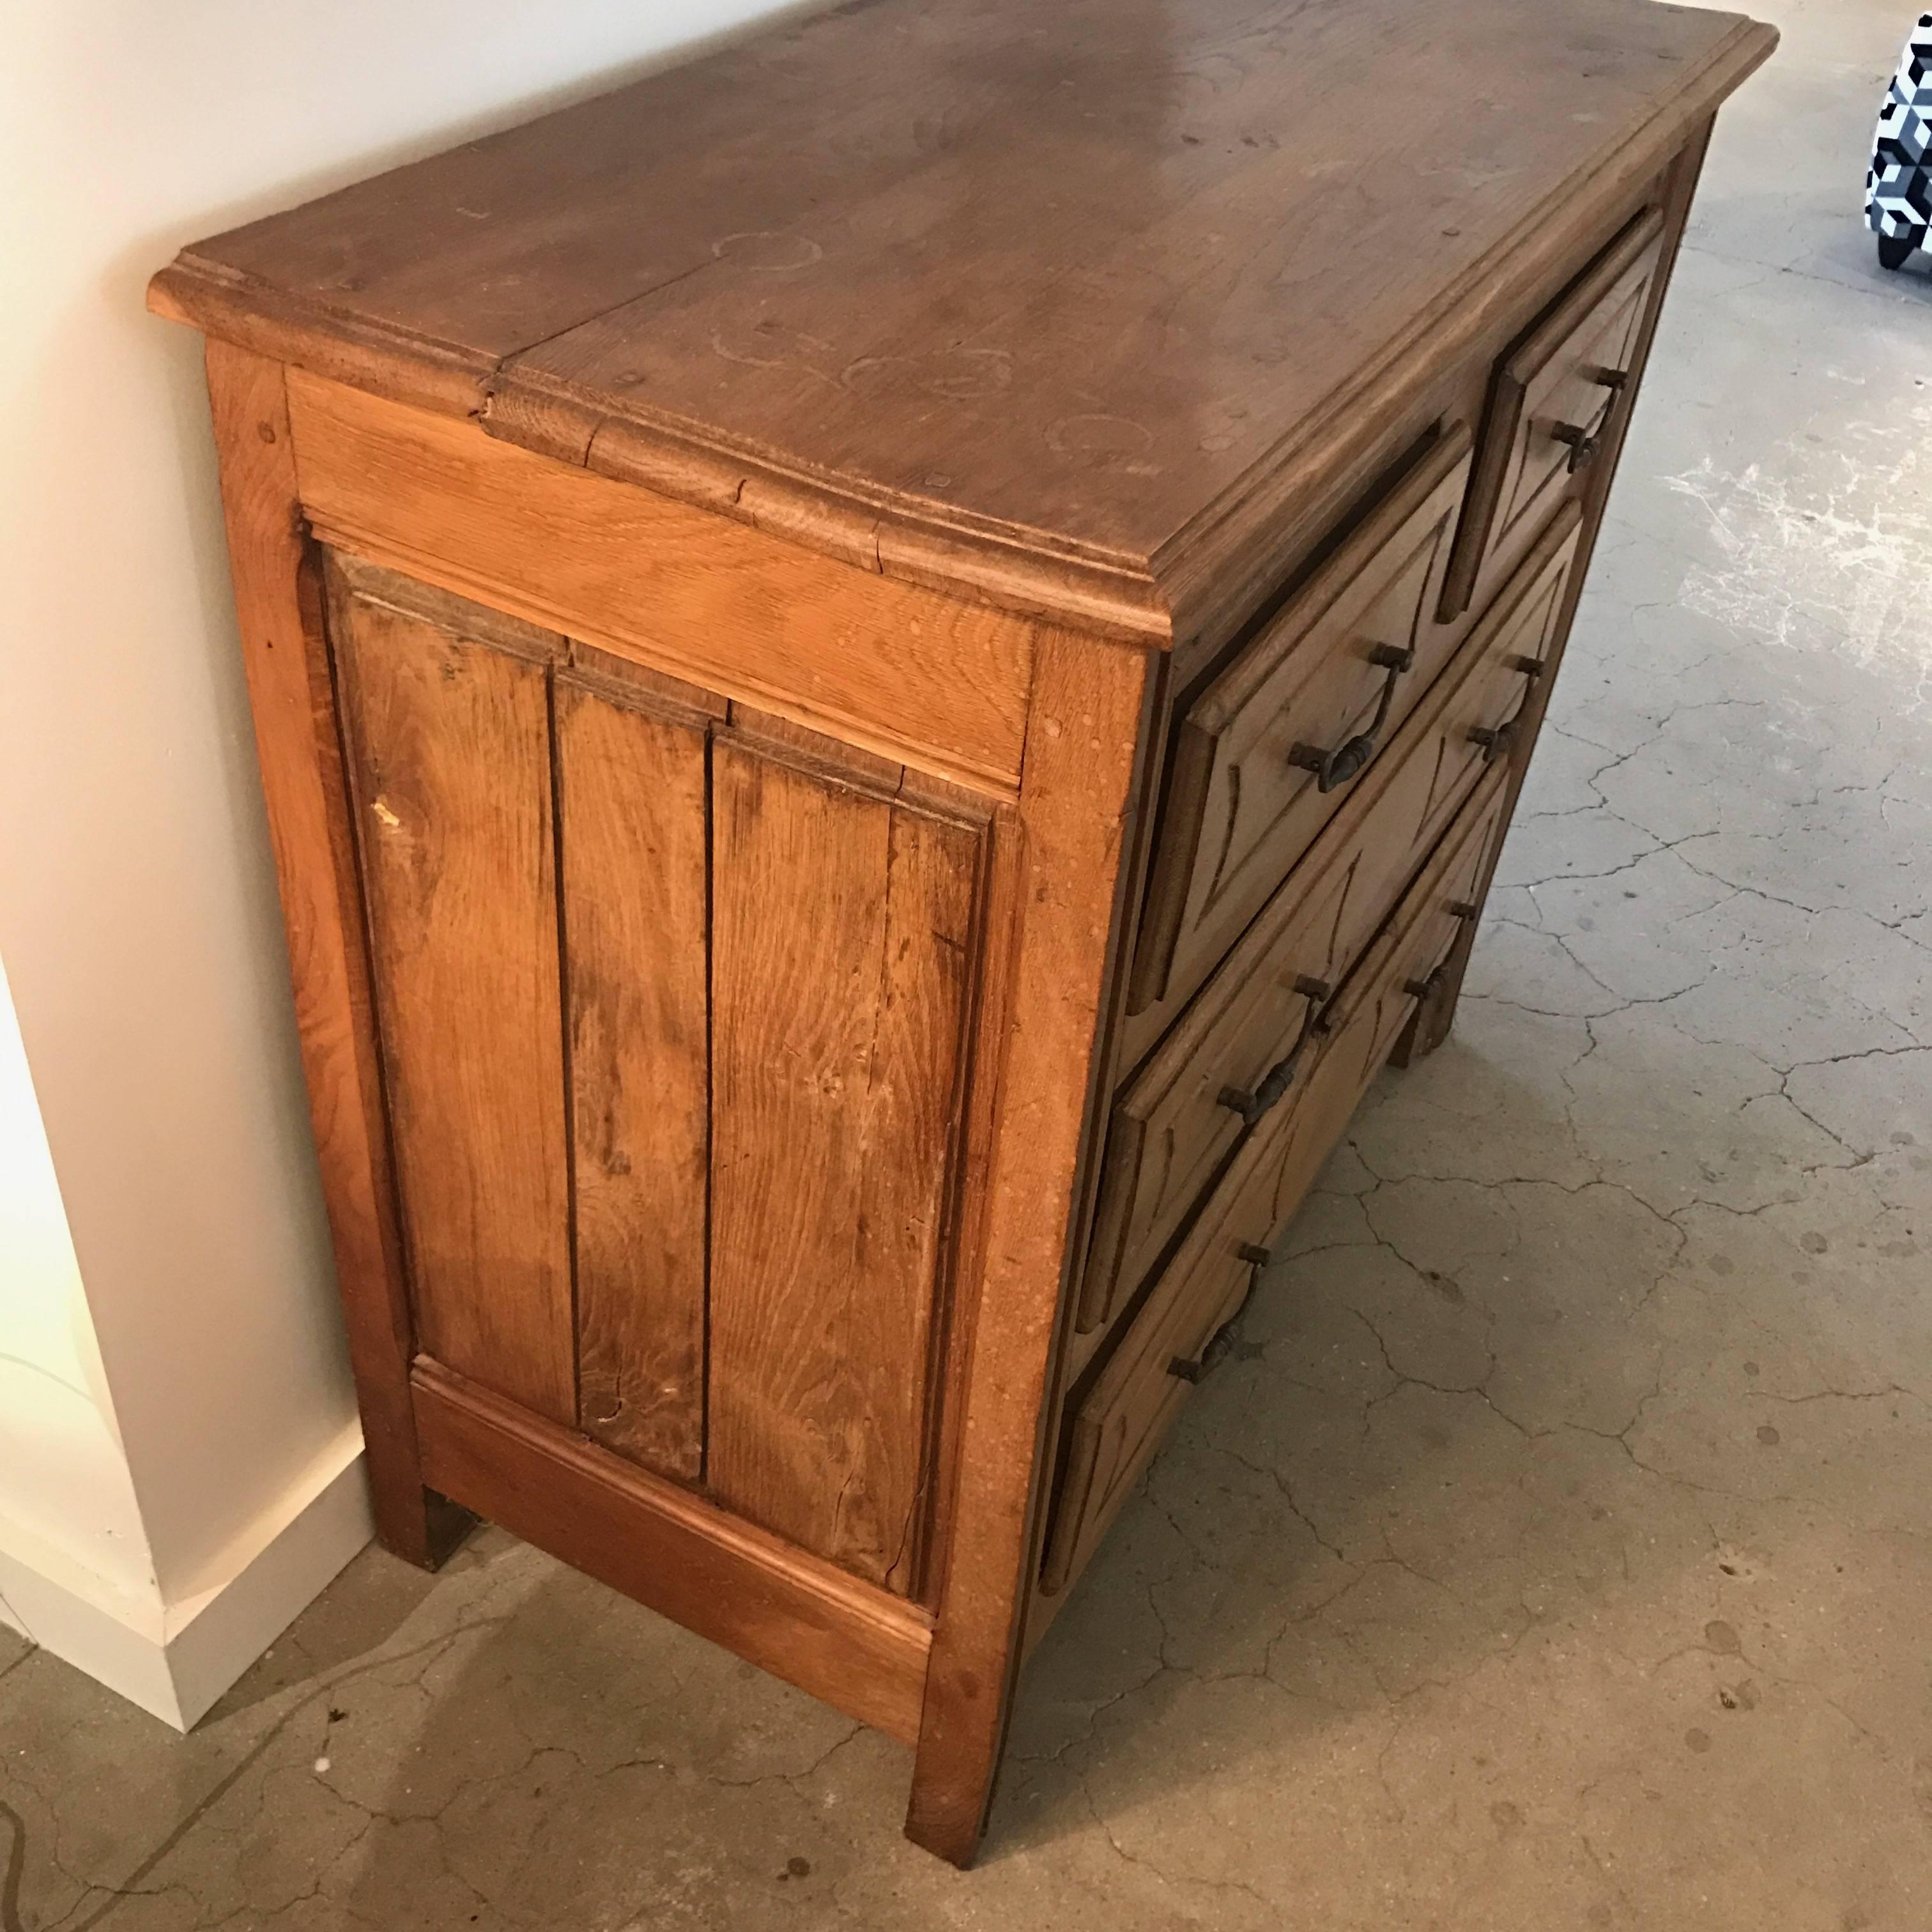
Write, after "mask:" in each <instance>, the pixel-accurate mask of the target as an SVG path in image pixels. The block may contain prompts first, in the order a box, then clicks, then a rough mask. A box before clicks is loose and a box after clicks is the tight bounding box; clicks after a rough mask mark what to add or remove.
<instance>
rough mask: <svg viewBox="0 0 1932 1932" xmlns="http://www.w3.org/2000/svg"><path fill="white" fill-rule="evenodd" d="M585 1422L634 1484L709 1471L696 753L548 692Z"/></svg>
mask: <svg viewBox="0 0 1932 1932" xmlns="http://www.w3.org/2000/svg"><path fill="white" fill-rule="evenodd" d="M555 703H556V811H557V820H558V825H557V845H558V851H559V878H560V880H561V881H562V889H563V901H562V904H563V912H562V919H563V957H564V986H565V1010H566V1014H567V1019H568V1055H569V1067H568V1077H569V1095H570V1136H571V1153H572V1160H573V1166H572V1170H571V1172H572V1177H573V1182H574V1188H573V1206H574V1214H573V1217H572V1225H573V1227H574V1233H575V1255H576V1265H577V1303H576V1310H577V1314H576V1320H577V1416H578V1420H579V1421H580V1423H581V1424H582V1427H583V1429H584V1430H585V1432H586V1433H587V1434H589V1435H590V1436H593V1437H595V1439H596V1440H597V1441H598V1442H602V1443H604V1444H606V1445H608V1446H609V1447H610V1448H613V1449H616V1450H619V1451H622V1453H623V1454H625V1455H627V1456H629V1457H632V1458H633V1459H634V1460H636V1461H637V1462H639V1463H642V1464H643V1466H645V1467H646V1469H655V1470H657V1471H658V1472H659V1473H661V1474H662V1475H667V1476H674V1477H677V1478H680V1479H682V1480H683V1481H687V1482H695V1481H697V1478H698V1477H699V1475H700V1474H701V1473H702V1471H703V1463H704V1320H705V1312H704V1311H705V1268H706V1257H705V1249H706V1215H707V1212H708V1207H707V1197H708V1191H709V1163H710V1139H709V1123H710V1100H711V1094H710V1077H711V1076H710V989H709V986H708V984H707V983H706V982H707V972H706V962H707V960H708V958H709V923H710V882H709V864H710V856H709V850H708V838H709V823H710V798H709V745H708V742H707V735H706V725H705V722H704V721H703V719H702V718H679V717H675V716H664V715H654V714H652V713H651V712H645V711H642V710H640V709H637V708H636V707H635V706H634V704H627V703H616V702H613V700H611V698H610V697H607V696H605V695H604V694H603V693H602V691H601V690H598V689H595V688H586V686H585V685H583V682H581V681H580V680H577V679H571V678H569V677H568V676H563V675H562V674H559V676H558V679H557V682H556V699H555Z"/></svg>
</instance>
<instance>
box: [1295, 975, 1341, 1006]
mask: <svg viewBox="0 0 1932 1932" xmlns="http://www.w3.org/2000/svg"><path fill="white" fill-rule="evenodd" d="M1289 987H1290V990H1291V991H1292V992H1297V993H1299V994H1300V995H1301V997H1302V998H1304V1000H1325V999H1326V998H1328V995H1330V994H1331V993H1332V992H1334V990H1335V989H1334V986H1333V984H1332V983H1331V982H1329V981H1328V980H1318V979H1316V977H1315V975H1314V974H1313V973H1298V974H1295V977H1294V979H1293V980H1291V981H1290V982H1289Z"/></svg>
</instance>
